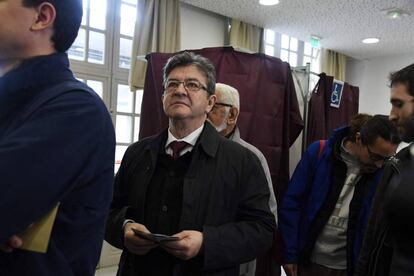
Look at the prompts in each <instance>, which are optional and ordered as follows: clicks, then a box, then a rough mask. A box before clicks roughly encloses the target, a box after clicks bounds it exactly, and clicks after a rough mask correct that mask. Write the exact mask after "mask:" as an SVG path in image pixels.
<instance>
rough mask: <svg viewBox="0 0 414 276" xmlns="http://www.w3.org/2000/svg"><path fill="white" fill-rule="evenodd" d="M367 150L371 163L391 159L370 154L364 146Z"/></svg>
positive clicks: (369, 150)
mask: <svg viewBox="0 0 414 276" xmlns="http://www.w3.org/2000/svg"><path fill="white" fill-rule="evenodd" d="M366 147H367V150H368V155H369V159H371V161H372V162H378V161H384V162H385V161H387V160H388V159H390V158H392V156H383V155H381V154H378V153H375V152H372V151H371V149H370V148H369V146H368V145H366Z"/></svg>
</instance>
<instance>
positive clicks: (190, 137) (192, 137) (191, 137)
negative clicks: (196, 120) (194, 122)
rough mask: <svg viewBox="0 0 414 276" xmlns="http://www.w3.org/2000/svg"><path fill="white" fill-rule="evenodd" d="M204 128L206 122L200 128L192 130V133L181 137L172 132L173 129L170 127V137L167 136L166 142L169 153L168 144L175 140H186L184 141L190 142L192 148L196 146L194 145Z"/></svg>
mask: <svg viewBox="0 0 414 276" xmlns="http://www.w3.org/2000/svg"><path fill="white" fill-rule="evenodd" d="M203 128H204V124H202V125H201V126H200V127H199V128H197V129H196V130H194V131H193V132H191V133H190V134H188V135H187V136H185V137H183V138H181V139H177V138H175V137H174V135H173V134H172V133H171V130H170V129H169V128H168V138H167V142H166V143H165V149H166V150H167V153H168V149H169V147H168V146H169V145H170V144H171V142H173V141H184V142H187V143H188V144H190V145H191V148H192V147H194V145H195V144H196V142H197V139H198V137H199V136H200V134H201V132H202V131H203ZM191 148H190V149H191Z"/></svg>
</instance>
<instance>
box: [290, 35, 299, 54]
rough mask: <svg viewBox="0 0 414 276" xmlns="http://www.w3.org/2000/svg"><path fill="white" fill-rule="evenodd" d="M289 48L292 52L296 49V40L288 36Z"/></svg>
mask: <svg viewBox="0 0 414 276" xmlns="http://www.w3.org/2000/svg"><path fill="white" fill-rule="evenodd" d="M290 50H291V51H294V52H297V51H298V40H297V39H296V38H294V37H291V38H290Z"/></svg>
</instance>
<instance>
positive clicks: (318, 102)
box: [306, 73, 359, 145]
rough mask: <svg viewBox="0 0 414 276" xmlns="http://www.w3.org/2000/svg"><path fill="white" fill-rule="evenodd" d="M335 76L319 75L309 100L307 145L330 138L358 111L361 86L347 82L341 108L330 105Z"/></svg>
mask: <svg viewBox="0 0 414 276" xmlns="http://www.w3.org/2000/svg"><path fill="white" fill-rule="evenodd" d="M333 80H334V78H333V77H331V76H327V75H326V74H325V73H321V74H320V75H319V82H318V84H317V85H316V87H315V89H314V90H313V92H312V96H311V99H310V102H309V117H308V118H309V119H308V135H307V139H306V140H307V145H310V144H311V143H312V142H314V141H316V140H323V139H327V138H329V136H330V135H331V133H332V130H334V129H335V128H338V127H341V126H345V125H348V124H349V122H350V120H351V118H352V117H353V116H354V115H355V114H357V113H358V104H359V88H358V87H357V86H352V85H349V84H348V83H346V82H345V84H344V88H343V91H342V97H341V102H340V106H339V108H336V107H332V106H330V103H331V94H332V88H333Z"/></svg>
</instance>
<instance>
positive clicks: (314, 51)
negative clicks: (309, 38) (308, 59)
mask: <svg viewBox="0 0 414 276" xmlns="http://www.w3.org/2000/svg"><path fill="white" fill-rule="evenodd" d="M318 54H319V49H318V48H312V57H313V58H317V57H318Z"/></svg>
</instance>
